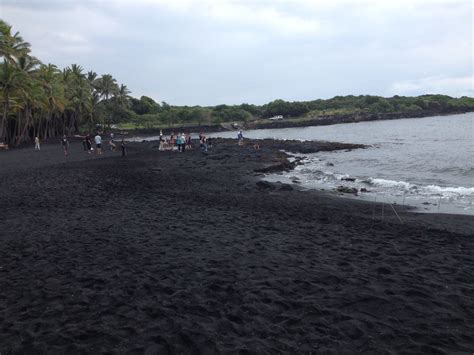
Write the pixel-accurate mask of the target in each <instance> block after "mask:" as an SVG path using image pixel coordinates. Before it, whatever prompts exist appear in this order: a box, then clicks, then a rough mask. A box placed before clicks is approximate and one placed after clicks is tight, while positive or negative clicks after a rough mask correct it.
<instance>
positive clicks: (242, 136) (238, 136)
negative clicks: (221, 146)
mask: <svg viewBox="0 0 474 355" xmlns="http://www.w3.org/2000/svg"><path fill="white" fill-rule="evenodd" d="M237 139H238V140H239V145H243V144H244V135H243V134H242V131H239V134H238V135H237Z"/></svg>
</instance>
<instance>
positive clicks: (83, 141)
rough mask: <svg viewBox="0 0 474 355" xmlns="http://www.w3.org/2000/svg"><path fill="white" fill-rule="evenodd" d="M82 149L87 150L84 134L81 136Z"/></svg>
mask: <svg viewBox="0 0 474 355" xmlns="http://www.w3.org/2000/svg"><path fill="white" fill-rule="evenodd" d="M82 138H83V139H82V149H84V151H85V152H87V142H86V136H84V137H82Z"/></svg>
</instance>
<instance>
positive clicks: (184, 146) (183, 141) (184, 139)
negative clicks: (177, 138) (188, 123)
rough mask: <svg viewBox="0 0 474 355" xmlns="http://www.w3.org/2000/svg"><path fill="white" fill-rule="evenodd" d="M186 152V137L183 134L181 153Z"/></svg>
mask: <svg viewBox="0 0 474 355" xmlns="http://www.w3.org/2000/svg"><path fill="white" fill-rule="evenodd" d="M185 150H186V136H185V135H184V132H183V133H181V152H183V153H184V151H185Z"/></svg>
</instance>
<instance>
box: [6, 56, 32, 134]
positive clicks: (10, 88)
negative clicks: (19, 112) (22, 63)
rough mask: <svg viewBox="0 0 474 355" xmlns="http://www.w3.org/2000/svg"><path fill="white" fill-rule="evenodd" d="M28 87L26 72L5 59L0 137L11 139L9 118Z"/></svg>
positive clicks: (18, 105)
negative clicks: (8, 127) (8, 125)
mask: <svg viewBox="0 0 474 355" xmlns="http://www.w3.org/2000/svg"><path fill="white" fill-rule="evenodd" d="M26 88H27V85H26V80H25V74H24V73H23V72H21V71H20V70H18V69H17V68H16V67H14V66H12V65H11V64H9V63H8V61H7V59H6V58H5V59H4V62H3V64H1V66H0V91H1V93H2V97H1V103H2V106H3V113H2V121H1V124H0V139H2V140H3V141H6V142H7V143H8V142H9V141H10V134H7V133H8V132H9V131H8V130H7V118H8V115H9V113H10V110H11V109H12V108H14V109H18V108H19V107H20V103H19V95H20V94H21V92H22V91H23V90H25V89H26Z"/></svg>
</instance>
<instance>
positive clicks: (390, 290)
mask: <svg viewBox="0 0 474 355" xmlns="http://www.w3.org/2000/svg"><path fill="white" fill-rule="evenodd" d="M285 144H288V145H291V144H293V147H292V148H291V147H289V146H288V148H291V149H293V150H296V151H297V150H298V144H295V143H291V142H289V143H281V142H280V143H275V142H271V141H266V142H265V143H264V144H263V146H262V150H260V151H254V150H253V149H252V147H251V146H246V147H243V148H242V147H238V146H237V145H236V144H235V142H232V141H225V142H224V141H218V144H217V145H216V146H215V147H214V149H213V150H212V151H210V152H209V154H208V155H204V154H202V153H201V152H200V151H198V150H193V151H187V152H185V153H184V154H179V153H176V152H158V151H157V149H156V148H152V145H153V144H131V145H130V147H129V148H130V151H129V155H128V156H127V157H125V158H122V157H120V156H119V153H111V152H106V154H105V155H104V157H103V158H100V159H99V158H97V157H96V156H89V155H87V154H84V153H83V152H81V151H80V150H81V148H80V146H79V145H78V144H73V145H72V147H71V156H69V157H67V158H65V157H63V156H62V155H61V148H60V147H59V146H52V145H50V146H48V145H45V146H44V147H43V151H42V152H40V153H36V152H34V151H33V150H32V149H28V150H27V149H22V150H16V151H14V150H12V151H9V152H4V151H0V205H1V208H2V211H1V214H0V352H1V353H2V354H8V353H11V352H15V353H16V352H23V353H32V352H40V353H46V352H47V353H77V352H86V353H97V352H127V353H128V352H147V353H150V354H151V353H160V354H164V353H179V352H184V353H189V352H198V353H199V352H203V353H216V352H226V353H227V352H240V351H242V352H248V351H249V352H258V353H297V352H298V353H301V352H310V351H319V352H321V351H330V352H367V351H374V352H377V353H386V352H409V353H443V352H446V353H453V352H460V353H472V351H474V237H473V231H474V228H473V226H474V218H472V217H469V216H452V215H451V216H448V215H433V214H431V215H427V214H414V213H409V212H406V211H403V210H402V209H401V207H399V213H400V215H401V218H402V220H403V222H404V223H403V224H402V223H400V222H399V221H398V219H397V218H396V216H395V215H391V214H390V215H389V214H388V213H387V214H386V218H385V219H384V220H383V221H382V220H380V219H376V220H373V219H372V213H373V205H372V204H369V203H363V202H358V201H353V200H346V199H341V198H336V197H333V196H331V195H330V194H327V193H326V194H323V193H318V192H316V191H315V192H307V191H306V192H304V191H298V190H296V189H293V190H290V189H289V188H288V186H283V187H282V186H265V185H263V186H258V185H257V184H256V182H257V181H258V180H257V177H256V176H255V171H256V170H262V169H265V168H266V167H268V166H269V165H278V164H282V163H283V164H282V165H283V167H285V166H287V165H288V164H286V163H285V161H284V157H283V154H282V153H279V152H278V149H279V148H285V146H284V145H285ZM318 144H319V145H318ZM282 145H283V146H282ZM318 147H319V148H326V149H333V148H341V147H337V146H336V145H331V144H320V143H315V144H314V146H313V148H312V149H313V150H314V149H316V150H317V149H319V148H318ZM305 149H308V147H306V148H305V147H301V150H305ZM306 151H308V150H306ZM287 190H289V191H287ZM377 208H380V206H378V207H377Z"/></svg>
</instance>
